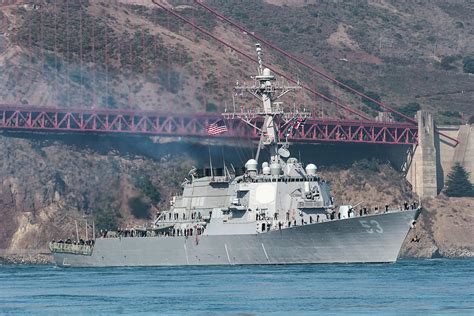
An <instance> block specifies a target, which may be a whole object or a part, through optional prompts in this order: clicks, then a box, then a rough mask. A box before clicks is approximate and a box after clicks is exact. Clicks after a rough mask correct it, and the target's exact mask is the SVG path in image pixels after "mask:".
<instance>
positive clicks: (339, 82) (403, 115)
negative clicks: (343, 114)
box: [194, 0, 416, 123]
mask: <svg viewBox="0 0 474 316" xmlns="http://www.w3.org/2000/svg"><path fill="white" fill-rule="evenodd" d="M194 2H196V3H197V4H198V5H199V6H201V7H203V8H204V9H206V10H207V11H209V12H210V13H212V14H214V15H215V16H217V17H219V18H221V19H223V20H224V21H226V22H227V23H229V24H230V25H232V26H234V27H235V28H237V29H239V30H240V31H241V32H245V33H246V34H247V35H249V36H250V37H253V38H254V39H256V40H258V41H260V42H262V43H264V44H265V45H267V46H269V47H271V48H273V49H274V50H276V51H278V52H279V53H281V54H282V55H284V56H285V57H287V58H289V59H291V60H293V61H294V62H296V63H298V64H300V65H302V66H304V67H306V68H307V69H310V70H312V71H313V72H316V73H317V74H319V75H321V76H323V77H324V78H325V79H326V80H328V81H330V82H333V83H336V84H338V85H340V86H342V87H344V88H346V89H347V90H349V91H351V92H352V93H355V94H357V95H359V96H360V97H362V98H364V99H366V100H369V101H371V102H374V103H375V104H377V105H379V106H380V107H382V108H384V109H386V110H388V111H390V112H392V113H395V114H397V115H398V116H400V117H403V118H404V119H406V120H408V121H409V122H412V123H416V120H414V119H413V118H411V117H409V116H406V115H405V114H403V113H400V112H399V111H397V110H395V109H393V108H391V107H389V106H388V105H386V104H384V103H382V102H380V101H377V100H375V99H374V98H371V97H369V96H368V95H366V94H364V93H363V92H360V91H358V90H356V89H354V88H352V87H350V86H348V85H347V84H345V83H343V82H341V81H339V80H337V79H336V78H334V77H332V76H330V75H328V74H326V73H324V72H322V71H321V70H319V69H317V68H315V67H314V66H312V65H310V64H308V63H306V62H304V61H303V60H301V59H299V58H297V57H295V56H294V55H292V54H290V53H288V52H287V51H285V50H283V49H281V48H280V47H278V46H276V45H274V44H272V43H271V42H269V41H267V40H265V39H264V38H262V37H261V36H258V35H256V34H254V33H253V32H251V31H249V30H247V29H246V28H245V27H243V26H242V25H240V24H238V23H236V22H234V21H232V20H231V19H229V18H227V17H226V16H225V15H223V14H222V13H220V12H218V11H217V10H215V9H212V8H211V7H209V6H207V5H205V4H204V3H203V2H202V1H200V0H194Z"/></svg>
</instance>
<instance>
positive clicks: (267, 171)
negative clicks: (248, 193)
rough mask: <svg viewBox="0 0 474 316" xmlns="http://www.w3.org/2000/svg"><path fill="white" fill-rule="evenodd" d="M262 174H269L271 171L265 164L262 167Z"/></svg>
mask: <svg viewBox="0 0 474 316" xmlns="http://www.w3.org/2000/svg"><path fill="white" fill-rule="evenodd" d="M262 172H263V174H265V175H267V174H270V173H271V169H270V167H269V166H268V164H267V166H265V167H263V169H262Z"/></svg>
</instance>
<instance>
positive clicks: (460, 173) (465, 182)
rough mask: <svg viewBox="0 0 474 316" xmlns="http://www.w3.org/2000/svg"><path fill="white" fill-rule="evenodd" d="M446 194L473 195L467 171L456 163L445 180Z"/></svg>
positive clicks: (456, 195) (473, 190)
mask: <svg viewBox="0 0 474 316" xmlns="http://www.w3.org/2000/svg"><path fill="white" fill-rule="evenodd" d="M445 193H446V195H448V196H453V197H474V186H473V185H472V183H471V182H470V181H469V173H468V172H467V171H466V169H464V167H463V166H461V165H460V164H459V163H456V164H455V165H454V167H453V169H452V170H451V172H450V173H449V175H448V181H446V190H445Z"/></svg>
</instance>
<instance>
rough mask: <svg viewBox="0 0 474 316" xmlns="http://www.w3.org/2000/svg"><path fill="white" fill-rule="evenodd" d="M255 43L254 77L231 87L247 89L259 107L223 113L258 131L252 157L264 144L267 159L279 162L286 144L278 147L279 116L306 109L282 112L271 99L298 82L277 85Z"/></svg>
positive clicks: (241, 91) (278, 97)
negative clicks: (249, 82) (260, 119)
mask: <svg viewBox="0 0 474 316" xmlns="http://www.w3.org/2000/svg"><path fill="white" fill-rule="evenodd" d="M255 47H256V51H257V58H258V69H257V71H258V75H257V76H254V77H252V79H254V82H253V85H239V82H237V85H236V87H235V90H236V91H237V92H238V93H240V94H242V93H244V92H247V93H250V94H251V95H252V96H254V97H255V98H257V99H258V100H260V101H261V102H262V107H261V108H259V109H255V110H254V111H248V112H243V111H242V112H240V113H236V112H234V113H224V116H225V117H227V118H235V117H237V118H239V119H241V120H242V121H244V122H245V123H247V124H248V125H250V126H251V127H253V128H256V129H257V130H258V131H259V132H260V140H259V143H258V150H257V154H256V157H255V160H257V161H258V158H259V154H260V150H261V149H262V148H263V147H265V146H266V147H268V148H269V150H270V157H271V162H272V163H280V162H281V158H280V156H282V157H283V158H287V157H288V155H289V152H288V151H287V150H286V147H287V146H288V145H287V144H285V145H283V147H282V148H279V145H280V144H281V143H280V139H279V130H278V121H279V119H280V118H283V119H285V120H286V121H287V122H289V121H290V120H291V119H294V118H295V117H296V116H305V117H306V116H308V113H297V112H295V113H290V112H284V111H283V109H282V108H281V102H275V101H276V100H278V99H280V98H281V97H283V96H284V95H286V94H287V93H289V92H292V91H295V90H297V89H299V88H300V86H280V85H277V84H275V81H276V79H275V76H274V75H273V74H272V73H271V71H270V69H268V68H265V67H264V63H263V52H262V48H261V47H260V44H256V45H255ZM258 116H260V117H263V125H262V127H261V128H259V127H257V126H256V124H255V123H254V122H255V119H256V117H258Z"/></svg>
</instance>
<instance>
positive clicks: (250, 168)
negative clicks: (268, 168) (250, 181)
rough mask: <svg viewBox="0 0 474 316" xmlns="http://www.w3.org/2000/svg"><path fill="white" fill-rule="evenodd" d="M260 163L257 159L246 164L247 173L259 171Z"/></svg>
mask: <svg viewBox="0 0 474 316" xmlns="http://www.w3.org/2000/svg"><path fill="white" fill-rule="evenodd" d="M257 166H258V162H257V160H255V159H249V160H248V161H247V163H246V164H245V169H247V171H257Z"/></svg>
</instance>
